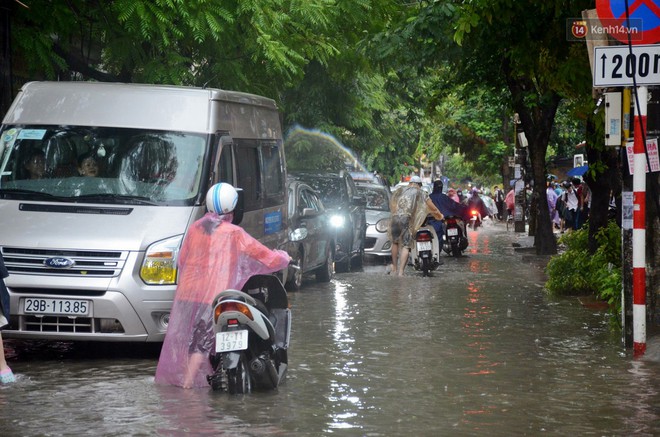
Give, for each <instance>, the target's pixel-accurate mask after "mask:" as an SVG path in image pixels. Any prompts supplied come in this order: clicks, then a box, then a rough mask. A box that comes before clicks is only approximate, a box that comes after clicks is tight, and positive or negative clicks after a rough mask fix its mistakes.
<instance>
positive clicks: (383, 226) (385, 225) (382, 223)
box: [376, 218, 390, 232]
mask: <svg viewBox="0 0 660 437" xmlns="http://www.w3.org/2000/svg"><path fill="white" fill-rule="evenodd" d="M389 228H390V219H388V218H386V219H382V220H378V223H376V230H377V231H378V232H387V230H388V229H389Z"/></svg>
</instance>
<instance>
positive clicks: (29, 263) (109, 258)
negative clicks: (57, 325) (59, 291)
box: [2, 247, 128, 278]
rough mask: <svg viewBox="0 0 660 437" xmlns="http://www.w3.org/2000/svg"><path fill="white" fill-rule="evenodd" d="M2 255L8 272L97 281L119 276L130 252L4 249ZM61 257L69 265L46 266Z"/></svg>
mask: <svg viewBox="0 0 660 437" xmlns="http://www.w3.org/2000/svg"><path fill="white" fill-rule="evenodd" d="M2 256H3V258H4V261H5V266H6V267H7V270H9V273H15V274H28V275H59V276H86V277H97V278H98V277H115V276H119V274H120V273H121V270H122V269H123V268H124V264H125V263H126V259H127V258H128V252H122V251H89V250H44V249H31V248H20V247H3V248H2ZM59 258H64V259H66V260H67V261H69V262H68V264H70V265H68V266H67V267H63V268H56V267H53V266H52V265H49V264H48V263H47V261H48V260H51V259H59Z"/></svg>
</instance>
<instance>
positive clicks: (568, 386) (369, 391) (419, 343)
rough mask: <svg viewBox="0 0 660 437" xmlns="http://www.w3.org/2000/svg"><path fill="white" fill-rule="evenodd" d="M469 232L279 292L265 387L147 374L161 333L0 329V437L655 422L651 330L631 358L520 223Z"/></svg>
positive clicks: (528, 430) (374, 432) (570, 427)
mask: <svg viewBox="0 0 660 437" xmlns="http://www.w3.org/2000/svg"><path fill="white" fill-rule="evenodd" d="M469 236H470V247H469V248H468V250H467V253H466V256H465V257H463V258H460V259H454V258H449V257H446V256H444V257H443V261H444V264H443V265H442V266H440V267H439V269H438V270H437V271H436V272H434V276H433V277H431V278H424V277H422V275H421V273H419V272H415V271H414V270H412V268H410V267H409V268H408V271H407V272H408V274H407V276H406V277H403V278H399V277H392V276H389V275H386V274H385V265H384V264H383V263H368V264H366V265H365V267H364V270H363V271H361V272H351V273H346V274H339V275H336V277H335V279H334V280H333V281H332V282H330V283H328V284H317V283H316V282H314V280H313V279H312V280H311V281H308V282H305V284H304V285H303V288H302V289H301V290H300V291H298V292H294V293H290V294H289V298H290V301H291V305H292V311H293V328H292V345H291V349H290V352H289V361H290V366H291V367H290V369H289V373H288V377H287V380H286V382H285V383H284V384H283V385H282V386H280V388H279V389H278V390H277V391H275V392H268V393H263V392H262V393H252V394H249V395H244V396H243V395H241V396H230V395H228V394H225V393H214V392H211V391H210V390H206V389H200V390H183V389H179V388H176V387H164V386H157V385H155V384H154V383H153V375H154V373H155V370H156V364H157V360H158V353H159V347H158V345H155V346H154V345H137V346H129V345H123V344H71V343H45V342H17V341H11V340H8V341H6V346H7V352H8V355H9V359H10V365H11V366H12V368H13V369H14V371H15V373H16V374H17V377H18V382H17V383H16V384H13V385H10V386H0V435H2V436H37V435H39V436H59V435H66V436H69V435H95V436H106V435H107V436H123V435H145V436H147V435H163V436H177V435H185V434H191V435H232V436H319V435H339V436H397V435H415V436H417V435H420V436H437V435H456V436H463V435H465V436H472V435H497V436H499V435H507V436H508V435H530V436H532V435H539V434H546V435H599V436H600V435H608V436H610V435H617V436H618V435H621V436H623V435H630V434H632V433H636V434H637V435H649V436H650V435H659V434H660V340H658V338H657V337H652V336H651V337H650V338H649V342H648V352H647V354H646V357H645V358H644V359H641V360H634V359H632V358H631V356H630V353H629V351H626V350H624V349H622V347H621V345H620V339H619V335H618V334H617V333H612V332H610V330H609V326H608V324H609V321H608V316H607V315H606V314H605V313H604V312H602V311H600V310H594V309H588V308H585V307H583V306H582V305H580V303H579V302H578V300H577V299H576V298H561V299H553V298H550V297H548V296H547V295H546V294H545V292H544V291H543V288H542V286H543V283H544V280H545V278H544V275H543V266H544V264H545V262H546V261H547V259H542V258H539V257H536V256H534V255H532V254H531V253H530V252H525V251H516V250H514V248H513V247H512V243H517V242H518V241H520V237H521V235H520V234H515V233H513V232H512V231H509V232H507V231H506V228H505V227H504V226H503V225H491V226H485V227H483V228H481V229H479V230H478V231H476V232H471V233H470V235H469Z"/></svg>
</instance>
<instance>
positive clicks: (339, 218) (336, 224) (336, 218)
mask: <svg viewBox="0 0 660 437" xmlns="http://www.w3.org/2000/svg"><path fill="white" fill-rule="evenodd" d="M344 223H346V217H344V216H343V215H341V214H333V215H332V216H331V217H330V225H331V226H332V227H333V228H341V227H343V226H344Z"/></svg>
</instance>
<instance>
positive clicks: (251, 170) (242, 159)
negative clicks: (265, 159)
mask: <svg viewBox="0 0 660 437" xmlns="http://www.w3.org/2000/svg"><path fill="white" fill-rule="evenodd" d="M235 152H236V173H237V174H236V179H237V185H238V187H239V188H242V189H243V193H244V198H243V202H244V203H243V206H244V207H245V211H254V210H256V209H260V208H261V171H259V149H258V148H257V147H256V146H250V145H245V144H237V147H236V149H235Z"/></svg>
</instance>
